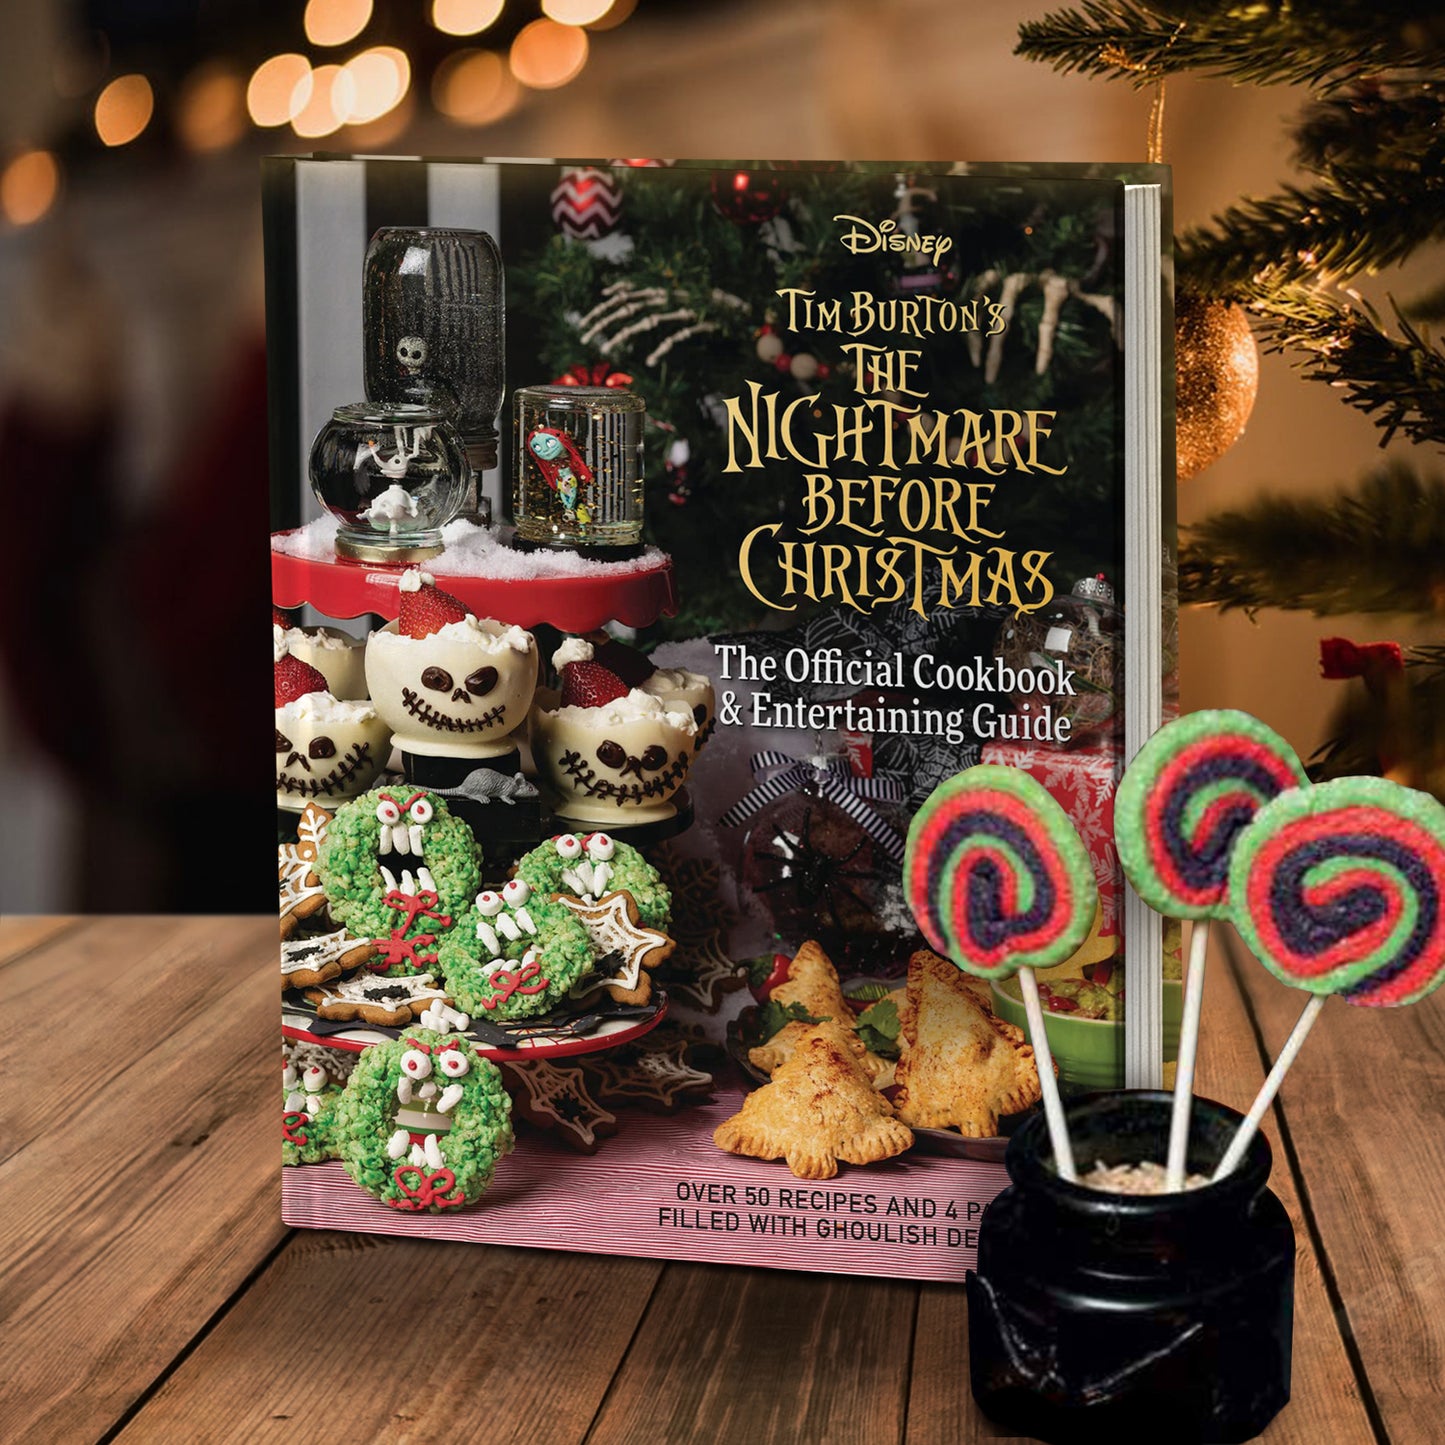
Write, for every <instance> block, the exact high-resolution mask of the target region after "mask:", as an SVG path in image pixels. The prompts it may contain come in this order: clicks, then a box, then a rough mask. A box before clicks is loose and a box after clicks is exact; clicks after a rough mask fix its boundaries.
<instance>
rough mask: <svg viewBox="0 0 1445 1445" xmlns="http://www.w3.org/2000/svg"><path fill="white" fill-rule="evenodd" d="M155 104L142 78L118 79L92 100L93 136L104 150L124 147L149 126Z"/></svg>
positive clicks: (153, 97)
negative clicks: (93, 111) (93, 114)
mask: <svg viewBox="0 0 1445 1445" xmlns="http://www.w3.org/2000/svg"><path fill="white" fill-rule="evenodd" d="M155 106H156V100H155V96H154V94H153V93H152V92H151V83H150V81H148V80H147V79H146V78H145V76H143V75H118V76H116V78H115V79H114V80H112V81H111V83H110V84H109V85H107V86H106V88H105V89H104V90H103V91H101V93H100V94H99V95H98V96H96V98H95V133H96V135H98V136H99V137H100V138H101V140H102V141H103V142H104V143H105V144H106V145H108V146H123V145H128V144H129V143H130V142H131V141H133V140H134V139H135V138H136V137H137V136H138V135H139V134H140V133H141V132H142V131H143V130H144V129H145V128H146V127H147V126H148V125H149V124H150V123H151V116H152V114H153V113H154V111H155Z"/></svg>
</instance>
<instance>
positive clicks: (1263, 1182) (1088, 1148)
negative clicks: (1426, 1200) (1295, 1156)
mask: <svg viewBox="0 0 1445 1445" xmlns="http://www.w3.org/2000/svg"><path fill="white" fill-rule="evenodd" d="M1169 1113H1170V1096H1169V1095H1168V1094H1165V1093H1150V1092H1143V1091H1138V1092H1120V1093H1109V1094H1094V1095H1090V1096H1088V1097H1086V1098H1083V1099H1081V1100H1078V1101H1075V1102H1073V1103H1071V1104H1070V1105H1069V1106H1068V1121H1069V1136H1070V1138H1071V1140H1072V1142H1073V1148H1074V1154H1075V1158H1076V1162H1077V1165H1078V1172H1079V1173H1080V1174H1081V1175H1082V1174H1083V1173H1085V1172H1086V1171H1088V1170H1089V1169H1091V1168H1092V1167H1093V1166H1094V1164H1095V1163H1096V1162H1102V1163H1104V1164H1106V1165H1112V1164H1133V1163H1139V1162H1142V1161H1145V1160H1154V1161H1162V1160H1163V1159H1164V1158H1165V1155H1166V1153H1167V1149H1168V1140H1169ZM1240 1120H1241V1115H1239V1114H1237V1113H1235V1111H1234V1110H1232V1109H1227V1108H1225V1107H1224V1106H1223V1105H1221V1104H1215V1103H1212V1102H1210V1101H1208V1100H1206V1099H1195V1101H1194V1113H1193V1121H1192V1128H1191V1131H1190V1144H1189V1159H1188V1168H1189V1170H1190V1172H1191V1173H1199V1174H1204V1175H1206V1176H1207V1175H1209V1174H1211V1173H1212V1172H1213V1169H1214V1166H1215V1164H1216V1163H1217V1161H1218V1160H1219V1159H1220V1157H1221V1156H1222V1155H1223V1153H1224V1151H1225V1149H1226V1148H1227V1146H1228V1144H1229V1141H1230V1139H1232V1138H1233V1136H1234V1131H1235V1129H1236V1128H1237V1127H1238V1125H1239V1123H1240ZM1270 1162H1271V1156H1270V1147H1269V1142H1268V1140H1267V1139H1265V1137H1264V1135H1263V1134H1256V1135H1255V1137H1254V1140H1253V1142H1252V1143H1251V1144H1250V1147H1249V1151H1248V1153H1247V1154H1246V1155H1245V1157H1244V1160H1243V1162H1242V1163H1241V1164H1240V1166H1239V1167H1238V1169H1236V1170H1235V1172H1234V1173H1233V1174H1231V1175H1230V1176H1229V1177H1228V1178H1227V1179H1224V1180H1221V1181H1220V1182H1219V1183H1218V1184H1209V1185H1205V1186H1203V1187H1202V1188H1199V1189H1196V1190H1191V1191H1188V1192H1185V1193H1182V1194H1164V1195H1125V1194H1112V1193H1104V1192H1102V1191H1100V1190H1094V1189H1087V1188H1084V1187H1083V1186H1081V1185H1075V1184H1068V1183H1066V1182H1065V1181H1063V1180H1062V1179H1060V1178H1059V1177H1058V1176H1057V1175H1056V1174H1055V1173H1054V1167H1053V1151H1052V1148H1051V1146H1050V1143H1049V1134H1048V1128H1047V1126H1046V1124H1045V1121H1044V1119H1043V1118H1042V1116H1036V1117H1035V1118H1033V1119H1031V1120H1029V1121H1028V1123H1027V1124H1025V1126H1024V1127H1023V1128H1022V1129H1020V1130H1019V1132H1018V1133H1017V1134H1015V1135H1014V1137H1013V1139H1012V1140H1011V1141H1010V1143H1009V1147H1008V1154H1007V1156H1006V1159H1005V1164H1006V1166H1007V1168H1008V1172H1009V1178H1010V1179H1011V1180H1012V1184H1011V1186H1010V1187H1009V1188H1007V1189H1005V1190H1004V1191H1003V1193H1002V1194H1000V1195H999V1196H998V1197H997V1198H996V1199H995V1200H994V1201H993V1203H992V1204H990V1205H989V1207H988V1209H987V1210H986V1211H985V1213H984V1217H983V1222H982V1225H981V1227H980V1231H979V1246H978V1268H977V1271H976V1272H974V1273H971V1274H970V1275H969V1277H968V1319H969V1365H970V1374H971V1377H972V1384H973V1395H974V1399H975V1400H977V1401H978V1404H979V1406H980V1407H981V1408H982V1410H983V1411H984V1413H985V1414H986V1415H988V1416H989V1418H990V1419H992V1420H994V1421H995V1422H997V1423H998V1424H1000V1425H1002V1426H1004V1427H1006V1428H1007V1429H1009V1430H1011V1431H1013V1432H1016V1433H1018V1434H1023V1435H1030V1436H1033V1437H1034V1438H1036V1439H1039V1440H1045V1441H1051V1442H1058V1445H1074V1442H1088V1441H1099V1442H1108V1445H1132V1442H1145V1441H1147V1442H1149V1445H1157V1442H1158V1441H1161V1440H1168V1441H1170V1442H1171V1445H1172V1442H1184V1441H1208V1442H1231V1441H1243V1440H1249V1439H1252V1438H1253V1437H1254V1436H1255V1435H1257V1434H1258V1433H1259V1432H1260V1431H1261V1430H1263V1429H1264V1427H1265V1426H1266V1425H1267V1424H1268V1423H1269V1422H1270V1421H1271V1420H1272V1419H1273V1418H1274V1416H1275V1415H1276V1414H1278V1412H1279V1411H1280V1410H1281V1409H1282V1408H1283V1407H1284V1405H1285V1404H1286V1403H1287V1402H1288V1400H1289V1381H1290V1342H1291V1332H1292V1328H1293V1321H1294V1253H1295V1244H1294V1231H1293V1229H1292V1228H1291V1226H1290V1222H1289V1217H1288V1215H1286V1213H1285V1211H1284V1207H1283V1205H1281V1204H1280V1202H1279V1200H1278V1199H1277V1198H1276V1197H1275V1196H1274V1195H1273V1194H1272V1193H1271V1192H1270V1190H1269V1189H1268V1187H1267V1181H1268V1179H1269V1171H1270Z"/></svg>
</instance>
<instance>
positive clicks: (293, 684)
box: [276, 652, 326, 707]
mask: <svg viewBox="0 0 1445 1445" xmlns="http://www.w3.org/2000/svg"><path fill="white" fill-rule="evenodd" d="M325 691H326V679H325V678H324V677H323V676H322V675H321V673H319V672H317V670H316V669H315V668H314V667H312V666H311V664H310V663H309V662H302V661H301V659H300V658H299V657H293V656H292V655H291V654H290V653H289V652H287V653H285V654H283V655H282V656H281V657H280V658H279V659H278V661H277V663H276V706H277V707H285V706H286V704H287V703H288V702H295V701H296V699H297V698H298V697H305V696H306V694H307V693H308V692H325Z"/></svg>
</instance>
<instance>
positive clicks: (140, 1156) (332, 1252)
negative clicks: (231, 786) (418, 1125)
mask: <svg viewBox="0 0 1445 1445" xmlns="http://www.w3.org/2000/svg"><path fill="white" fill-rule="evenodd" d="M274 928H275V925H274V924H273V923H272V922H271V921H270V920H269V919H265V920H262V919H253V918H225V919H209V920H206V919H174V918H162V919H145V918H115V919H24V920H20V919H12V920H9V921H7V922H5V923H4V924H3V925H0V981H3V983H4V985H5V987H4V997H5V1000H6V1004H7V1016H8V1018H9V1020H10V1024H9V1027H8V1028H7V1029H6V1031H5V1034H4V1039H3V1042H0V1077H3V1078H4V1080H5V1087H4V1089H3V1091H0V1159H3V1164H0V1227H3V1230H4V1244H3V1255H0V1259H3V1262H0V1438H5V1439H15V1440H20V1439H29V1440H35V1441H46V1442H49V1441H71V1440H80V1441H90V1440H107V1441H109V1440H120V1441H124V1442H127V1445H131V1442H135V1441H147V1440H157V1441H178V1440H184V1441H212V1440H238V1441H258V1440H259V1441H268V1440H276V1441H285V1442H288V1445H291V1442H307V1445H313V1442H321V1441H331V1440H335V1441H354V1440H371V1439H383V1440H398V1441H400V1440H408V1441H410V1440H415V1441H434V1440H449V1441H463V1440H476V1441H484V1442H487V1445H496V1442H501V1441H510V1440H517V1441H528V1442H532V1445H545V1442H551V1441H558V1442H575V1441H584V1440H585V1441H589V1442H598V1445H601V1442H611V1441H619V1442H629V1445H631V1442H640V1441H643V1442H651V1441H660V1440H668V1441H673V1440H683V1441H685V1440H692V1439H696V1440H702V1441H747V1442H762V1441H807V1442H811V1441H826V1442H830V1445H833V1442H847V1441H859V1442H868V1445H873V1442H879V1441H890V1440H897V1441H906V1442H907V1445H935V1442H943V1441H974V1440H983V1439H996V1438H1000V1437H999V1436H998V1435H997V1433H996V1432H995V1431H994V1430H993V1429H992V1428H991V1427H990V1426H989V1425H988V1423H987V1422H986V1421H985V1420H983V1419H982V1418H981V1417H980V1415H979V1414H978V1412H977V1410H976V1409H975V1408H974V1406H973V1403H972V1400H971V1398H970V1396H969V1393H968V1384H967V1373H966V1359H967V1338H966V1320H965V1312H964V1308H963V1299H962V1292H961V1291H960V1290H959V1289H957V1288H953V1287H943V1286H932V1285H930V1286H922V1287H920V1286H918V1285H914V1284H909V1283H892V1282H887V1281H881V1280H873V1279H844V1278H833V1277H828V1276H822V1275H802V1274H787V1273H778V1272H770V1271H764V1270H752V1269H728V1268H724V1267H716V1266H702V1265H688V1264H659V1263H656V1262H654V1261H650V1260H633V1259H624V1258H607V1257H601V1256H593V1255H568V1254H552V1253H542V1252H537V1251H524V1250H509V1249H502V1248H487V1247H478V1246H470V1247H469V1246H465V1245H446V1244H427V1243H409V1242H405V1241H401V1240H396V1239H373V1238H367V1237H363V1236H358V1235H348V1234H332V1233H311V1232H306V1231H295V1230H289V1229H287V1228H286V1227H285V1226H283V1225H282V1223H281V1220H280V1214H279V1193H280V1189H279V1174H280V1169H279V1160H278V1150H277V1147H276V1129H275V1104H276V1098H275V1088H276V1078H275V1072H276V1071H275V1065H276V1052H277V1044H276V1038H277V1034H276V1009H277V996H276V990H275V985H274V981H273V979H274V963H273V960H274V956H275V949H276V940H275V932H274ZM1299 999H1300V996H1299V995H1298V994H1295V993H1293V992H1291V991H1288V990H1286V989H1284V988H1282V987H1280V986H1279V985H1278V984H1276V983H1274V982H1273V981H1272V980H1270V979H1269V978H1267V977H1266V976H1265V975H1264V973H1263V971H1262V970H1260V969H1258V968H1257V967H1254V966H1250V967H1247V968H1238V967H1236V966H1234V965H1233V964H1232V963H1231V962H1230V961H1229V960H1227V959H1226V958H1224V957H1222V956H1221V957H1218V958H1216V961H1215V964H1214V966H1213V968H1212V971H1211V976H1210V986H1209V989H1208V993H1207V1001H1206V1006H1205V1029H1204V1039H1205V1047H1204V1049H1203V1051H1202V1057H1201V1062H1200V1070H1199V1089H1200V1092H1201V1093H1205V1094H1208V1095H1211V1096H1213V1097H1214V1098H1217V1099H1221V1100H1223V1101H1225V1102H1227V1103H1230V1104H1233V1105H1235V1106H1237V1107H1244V1106H1245V1105H1246V1104H1247V1103H1248V1101H1249V1099H1250V1097H1251V1096H1252V1094H1253V1093H1254V1090H1255V1087H1256V1085H1257V1084H1258V1082H1259V1080H1260V1078H1261V1077H1262V1074H1263V1070H1264V1069H1265V1068H1266V1067H1267V1064H1268V1060H1269V1058H1270V1055H1271V1051H1272V1050H1273V1049H1275V1048H1277V1047H1278V1046H1279V1044H1280V1043H1281V1041H1282V1040H1283V1039H1284V1037H1285V1035H1286V1033H1287V1032H1288V1029H1289V1026H1290V1024H1291V1023H1292V1022H1293V1019H1294V1016H1295V1014H1296V1013H1297V1011H1298V1005H1299ZM1442 1124H1445V1009H1442V1008H1441V1006H1440V1005H1439V1003H1438V1002H1437V1001H1436V1000H1431V1001H1429V1002H1427V1003H1425V1004H1423V1005H1421V1006H1419V1007H1416V1008H1411V1009H1403V1010H1400V1011H1398V1012H1397V1013H1394V1014H1393V1015H1388V1016H1387V1011H1380V1012H1374V1011H1371V1010H1368V1009H1349V1008H1346V1007H1345V1006H1343V1005H1340V1006H1338V1007H1331V1008H1328V1009H1326V1010H1325V1013H1324V1014H1323V1016H1322V1017H1321V1020H1320V1024H1319V1027H1318V1028H1317V1030H1316V1032H1315V1035H1314V1037H1313V1038H1312V1039H1311V1040H1310V1046H1309V1048H1308V1049H1306V1050H1305V1052H1304V1054H1303V1055H1302V1056H1301V1059H1300V1063H1299V1065H1298V1066H1297V1067H1296V1068H1295V1070H1294V1072H1293V1073H1292V1074H1291V1075H1290V1079H1289V1082H1288V1083H1287V1085H1286V1087H1285V1090H1284V1095H1283V1108H1282V1109H1281V1110H1279V1111H1278V1112H1276V1114H1275V1115H1274V1117H1273V1118H1272V1120H1271V1122H1270V1132H1271V1135H1272V1138H1273V1141H1274V1143H1275V1146H1276V1155H1275V1173H1274V1179H1273V1185H1274V1188H1275V1189H1276V1191H1277V1192H1278V1193H1279V1194H1280V1196H1281V1197H1282V1198H1283V1200H1284V1201H1285V1203H1286V1205H1287V1206H1288V1208H1289V1211H1290V1214H1291V1215H1292V1217H1293V1219H1294V1223H1295V1230H1296V1234H1297V1236H1298V1239H1299V1265H1298V1275H1297V1309H1296V1316H1295V1373H1294V1400H1293V1403H1292V1404H1291V1405H1290V1406H1289V1408H1288V1409H1287V1410H1286V1411H1285V1412H1284V1413H1283V1414H1282V1415H1281V1416H1280V1418H1279V1419H1278V1420H1277V1421H1276V1423H1275V1424H1274V1425H1273V1426H1272V1427H1271V1428H1270V1430H1269V1431H1268V1433H1267V1435H1266V1436H1265V1437H1264V1438H1265V1439H1267V1440H1268V1441H1270V1442H1278V1445H1284V1442H1300V1445H1354V1442H1370V1441H1390V1442H1393V1445H1407V1442H1421V1445H1426V1442H1437V1441H1440V1440H1445V1306H1442V1303H1441V1302H1442V1300H1445V1228H1442V1225H1441V1222H1440V1221H1441V1213H1442V1209H1441V1201H1442V1199H1445V1127H1442ZM1167 1437H1168V1430H1167V1422H1161V1435H1160V1438H1161V1440H1164V1439H1167Z"/></svg>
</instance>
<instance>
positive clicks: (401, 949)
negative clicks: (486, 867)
mask: <svg viewBox="0 0 1445 1445" xmlns="http://www.w3.org/2000/svg"><path fill="white" fill-rule="evenodd" d="M316 872H317V874H318V876H319V877H320V879H321V886H322V888H324V889H325V891H326V899H327V903H328V904H329V905H330V909H331V917H332V919H333V920H334V921H335V922H337V923H339V924H343V925H344V926H345V928H346V929H347V931H348V932H349V933H351V934H352V935H354V936H355V937H357V938H365V939H369V940H371V942H372V943H373V945H374V947H375V948H376V951H377V957H376V959H375V960H374V962H373V963H372V964H371V965H370V967H371V968H372V969H373V970H374V971H375V972H377V973H384V974H387V975H388V976H390V977H400V976H401V975H404V974H412V973H424V972H426V971H427V970H428V969H430V968H434V967H435V966H436V956H437V954H436V942H437V939H438V938H440V937H441V936H443V935H444V934H445V933H446V931H447V930H448V929H449V928H451V927H452V926H453V925H454V924H456V923H457V922H458V921H459V920H460V918H461V916H462V915H463V914H464V913H466V912H467V910H468V909H469V908H470V907H471V900H472V895H473V894H474V893H475V892H476V891H477V888H478V885H479V884H480V882H481V875H480V873H479V872H478V869H477V845H476V840H475V839H474V838H473V837H472V830H471V829H470V828H469V827H467V825H466V824H465V823H464V822H462V820H461V819H460V818H456V817H453V816H452V813H451V811H450V810H449V809H448V808H447V805H446V803H445V802H443V801H442V799H440V798H438V797H436V796H435V795H434V794H432V793H428V792H426V791H425V790H420V791H419V790H416V789H413V788H410V787H408V786H406V785H401V786H397V787H393V788H376V789H374V790H373V791H371V792H369V793H363V794H362V795H361V796H360V797H359V798H354V799H353V800H352V801H351V802H349V803H345V804H343V805H342V806H341V807H340V808H338V809H337V810H336V816H335V817H333V818H332V820H331V823H330V825H329V826H328V827H327V830H326V837H325V840H324V841H323V842H322V844H321V849H320V853H319V855H318V857H317V859H316Z"/></svg>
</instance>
